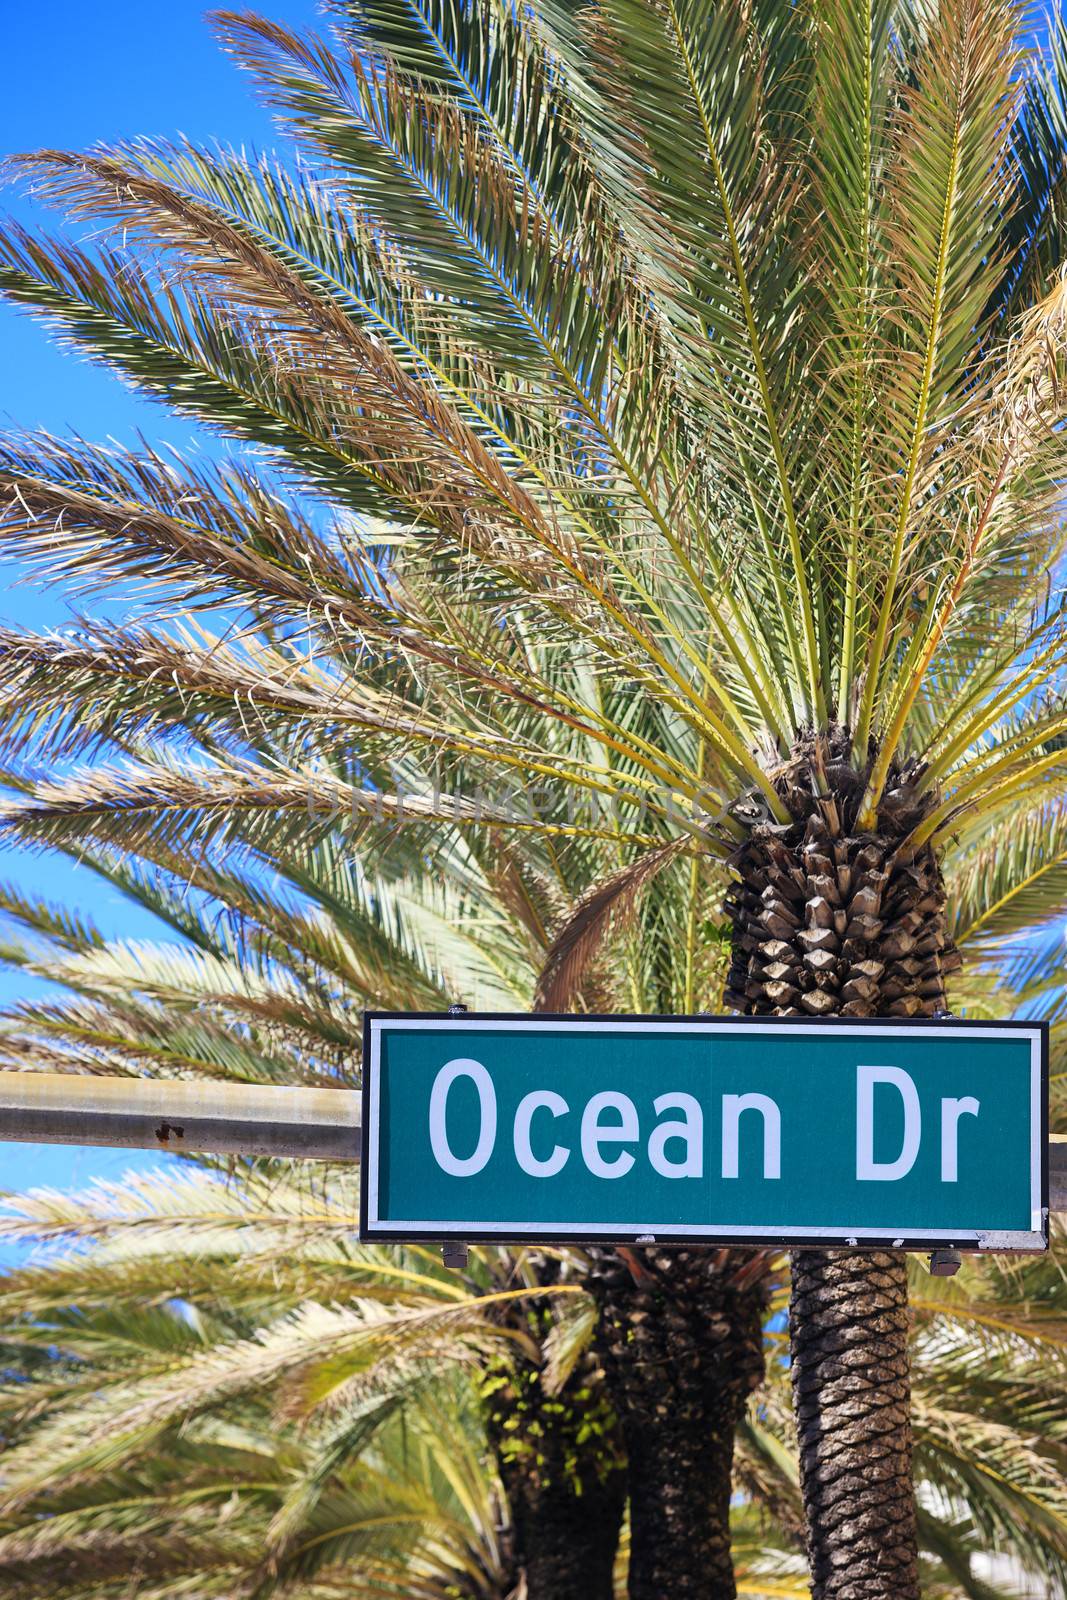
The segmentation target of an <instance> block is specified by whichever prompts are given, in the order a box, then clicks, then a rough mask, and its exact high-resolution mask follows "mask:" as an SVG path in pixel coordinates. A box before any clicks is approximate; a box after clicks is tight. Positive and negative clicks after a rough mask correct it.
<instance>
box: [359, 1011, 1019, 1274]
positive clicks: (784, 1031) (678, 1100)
mask: <svg viewBox="0 0 1067 1600" xmlns="http://www.w3.org/2000/svg"><path fill="white" fill-rule="evenodd" d="M1044 1061H1045V1042H1044V1038H1043V1033H1042V1029H1041V1027H1040V1025H1036V1024H1024V1023H1014V1022H1009V1023H983V1024H977V1023H969V1022H957V1021H947V1020H946V1021H938V1022H934V1023H925V1022H924V1023H896V1022H894V1023H888V1022H887V1023H860V1022H847V1023H846V1022H825V1021H823V1022H810V1023H809V1022H793V1021H791V1020H782V1021H769V1022H765V1021H763V1020H761V1019H740V1018H699V1019H681V1018H679V1019H674V1018H663V1019H651V1018H640V1017H588V1018H577V1017H568V1018H550V1017H526V1016H492V1017H489V1016H477V1017H475V1016H455V1017H436V1016H435V1017H430V1016H387V1015H373V1014H372V1015H369V1016H368V1018H367V1024H366V1035H365V1049H364V1090H363V1093H364V1108H363V1109H364V1115H363V1128H364V1135H363V1136H364V1180H363V1198H362V1215H361V1234H362V1236H363V1237H364V1238H368V1239H370V1238H392V1239H404V1238H408V1239H439V1238H440V1239H444V1238H462V1239H465V1240H472V1241H473V1240H478V1239H500V1240H503V1239H508V1240H514V1241H518V1240H523V1239H525V1240H527V1241H532V1240H545V1241H548V1240H573V1241H576V1242H581V1241H582V1240H591V1239H624V1238H625V1239H653V1238H654V1239H656V1240H671V1239H675V1240H682V1239H689V1240H692V1239H707V1240H709V1241H711V1240H735V1241H738V1242H751V1243H758V1242H764V1241H765V1242H772V1243H778V1242H781V1243H788V1242H792V1243H798V1242H803V1241H809V1242H812V1243H814V1242H819V1243H824V1242H838V1243H851V1242H855V1243H857V1244H860V1243H865V1242H870V1243H873V1242H879V1243H884V1244H888V1245H890V1246H895V1247H896V1248H910V1247H915V1248H920V1247H930V1246H932V1245H946V1246H947V1245H954V1246H956V1247H958V1248H963V1249H967V1248H978V1249H981V1248H986V1249H997V1250H1041V1249H1044V1248H1045V1246H1046V1242H1047V1210H1046V1201H1047V1196H1046V1194H1045V1192H1044V1187H1045V1186H1044V1175H1043V1154H1044V1149H1045V1128H1044V1117H1043V1107H1044V1103H1045V1094H1046V1068H1045V1065H1044Z"/></svg>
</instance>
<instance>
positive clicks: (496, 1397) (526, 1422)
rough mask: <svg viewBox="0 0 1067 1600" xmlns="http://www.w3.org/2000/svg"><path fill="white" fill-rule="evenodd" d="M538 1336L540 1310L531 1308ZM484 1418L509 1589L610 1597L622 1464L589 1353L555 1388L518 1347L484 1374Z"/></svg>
mask: <svg viewBox="0 0 1067 1600" xmlns="http://www.w3.org/2000/svg"><path fill="white" fill-rule="evenodd" d="M527 1320H528V1321H530V1322H533V1323H536V1324H537V1325H538V1326H537V1329H536V1332H537V1334H538V1335H539V1336H540V1337H542V1338H543V1336H544V1334H545V1333H547V1331H548V1327H549V1325H550V1321H549V1318H548V1317H547V1315H546V1314H544V1313H541V1312H540V1311H538V1312H532V1313H528V1314H527ZM485 1390H486V1422H487V1429H488V1434H489V1442H490V1445H491V1447H492V1449H493V1453H494V1455H495V1457H496V1461H497V1467H498V1470H499V1472H500V1477H501V1481H502V1483H503V1485H504V1490H505V1493H506V1495H507V1499H508V1507H509V1510H510V1513H511V1541H510V1544H511V1549H510V1555H511V1565H512V1568H513V1589H514V1590H515V1591H516V1592H518V1593H520V1594H522V1595H524V1596H525V1600H613V1597H614V1593H615V1589H614V1582H613V1573H614V1566H615V1556H616V1552H617V1550H618V1544H619V1532H620V1529H621V1527H622V1518H623V1512H624V1510H625V1507H626V1466H625V1457H624V1454H623V1448H622V1442H621V1439H620V1437H619V1428H618V1423H617V1421H616V1419H615V1414H614V1411H613V1410H612V1407H611V1403H610V1401H609V1399H608V1396H607V1394H606V1392H605V1388H604V1382H603V1376H602V1374H601V1372H600V1370H599V1367H598V1366H597V1363H596V1361H595V1359H594V1358H592V1357H589V1358H587V1359H585V1360H583V1361H582V1362H580V1363H579V1365H578V1368H577V1370H576V1371H575V1372H574V1373H573V1374H572V1375H571V1377H570V1378H569V1379H568V1381H567V1383H565V1384H564V1385H563V1387H562V1388H561V1389H560V1391H559V1393H558V1394H556V1393H550V1392H549V1391H548V1389H546V1387H545V1385H544V1381H543V1370H542V1368H541V1367H539V1366H537V1365H536V1364H535V1363H534V1362H532V1361H530V1360H527V1359H526V1358H525V1357H523V1356H521V1355H517V1356H516V1357H515V1358H514V1359H513V1360H512V1361H510V1362H509V1364H508V1366H507V1368H503V1367H501V1368H499V1369H497V1370H496V1371H495V1372H491V1373H490V1374H489V1376H488V1378H487V1380H486V1384H485Z"/></svg>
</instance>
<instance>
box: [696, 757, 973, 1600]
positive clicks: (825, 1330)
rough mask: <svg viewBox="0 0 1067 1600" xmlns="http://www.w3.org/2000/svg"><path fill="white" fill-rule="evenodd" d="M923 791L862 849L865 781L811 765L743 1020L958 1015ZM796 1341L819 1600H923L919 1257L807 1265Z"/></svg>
mask: <svg viewBox="0 0 1067 1600" xmlns="http://www.w3.org/2000/svg"><path fill="white" fill-rule="evenodd" d="M908 777H909V775H908V774H907V773H901V774H898V775H897V778H896V781H895V785H894V787H893V788H892V789H891V792H890V794H889V795H888V797H887V801H886V803H885V805H884V806H883V812H882V816H881V817H880V819H879V826H880V829H881V830H882V831H881V832H879V833H878V834H876V835H870V834H864V835H860V834H856V833H853V832H850V830H849V825H848V824H849V819H850V818H851V817H853V816H854V815H855V811H856V803H857V799H858V793H859V790H860V788H861V787H862V784H861V780H860V779H858V778H856V777H855V776H854V775H853V774H852V773H851V772H850V771H849V769H848V767H847V765H846V764H845V763H844V762H839V763H836V764H828V765H825V766H824V765H822V763H820V764H819V765H818V768H816V763H815V761H814V760H813V759H812V755H811V753H810V752H802V753H800V754H799V755H798V758H797V760H796V762H795V764H794V765H793V767H792V768H791V769H790V770H789V771H788V772H787V773H786V774H785V775H783V777H782V779H781V789H782V792H783V795H784V796H785V798H786V799H787V801H788V803H789V804H790V807H791V809H793V810H794V814H795V815H796V816H797V818H798V820H797V822H796V824H795V826H794V827H793V828H792V829H787V830H783V829H781V828H776V827H772V826H771V825H770V824H767V823H765V822H756V823H755V824H754V825H753V826H752V828H751V832H750V835H749V839H748V841H747V843H746V844H745V845H744V846H743V847H742V850H741V851H740V853H739V857H738V865H737V871H738V877H739V879H740V882H739V883H738V885H737V886H736V888H735V890H734V891H733V894H732V899H731V901H730V903H729V909H730V911H731V914H732V916H733V925H734V936H733V963H732V966H731V970H730V978H729V982H728V990H727V1003H728V1004H729V1005H730V1006H732V1007H733V1008H734V1009H735V1010H738V1011H743V1012H746V1013H755V1014H758V1015H764V1016H766V1015H777V1016H798V1017H820V1016H833V1015H839V1016H850V1017H873V1016H885V1017H916V1016H933V1015H936V1013H937V1012H938V1011H940V1010H942V1009H943V1008H944V1003H945V1002H944V975H945V972H946V971H947V970H948V969H949V968H950V967H951V966H953V965H955V964H957V962H958V958H957V957H956V956H955V952H954V951H953V950H952V949H951V947H949V946H948V945H947V943H946V937H945V918H944V889H943V885H942V880H941V874H940V871H939V869H938V865H937V862H936V860H935V858H934V856H933V855H932V853H931V852H930V851H929V850H922V851H920V852H919V853H918V854H917V855H914V856H911V857H910V858H909V857H907V856H906V855H901V854H900V845H901V844H902V842H903V840H904V839H905V838H906V837H907V834H908V833H909V832H910V831H911V829H912V828H913V827H914V825H915V823H916V822H917V821H918V820H919V819H920V817H921V815H922V807H921V805H920V804H919V803H917V802H916V801H915V799H914V795H913V791H912V790H911V789H910V787H909V783H908ZM827 789H829V790H830V791H831V792H830V793H829V795H827V792H826V791H827ZM835 790H836V792H834V791H835ZM820 791H821V794H822V798H820V799H818V800H815V799H813V798H812V796H813V795H814V794H817V793H819V792H820ZM814 1087H815V1086H814V1085H813V1088H814ZM791 1328H792V1345H793V1360H792V1376H793V1392H794V1403H795V1409H796V1419H797V1430H798V1436H799V1445H800V1466H801V1485H802V1489H803V1493H804V1501H805V1511H806V1516H807V1528H808V1555H809V1560H810V1564H811V1575H812V1593H813V1595H814V1596H815V1600H918V1596H919V1579H918V1557H917V1550H916V1525H915V1503H914V1495H913V1490H912V1481H911V1448H912V1443H911V1424H910V1408H909V1377H908V1312H907V1287H906V1280H905V1258H904V1256H903V1255H894V1254H891V1253H886V1252H878V1253H875V1252H871V1253H866V1254H861V1253H858V1252H843V1251H827V1250H812V1251H798V1252H796V1253H795V1255H794V1258H793V1296H792V1311H791Z"/></svg>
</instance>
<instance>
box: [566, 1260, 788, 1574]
mask: <svg viewBox="0 0 1067 1600" xmlns="http://www.w3.org/2000/svg"><path fill="white" fill-rule="evenodd" d="M593 1256H594V1259H593V1265H592V1269H591V1273H590V1278H589V1286H590V1289H591V1290H592V1292H593V1294H594V1296H595V1297H596V1299H597V1302H598V1304H599V1307H600V1320H599V1325H598V1335H597V1348H598V1351H599V1354H600V1357H601V1360H602V1362H603V1364H604V1371H605V1375H606V1377H607V1382H608V1388H609V1391H610V1393H611V1397H612V1400H613V1402H614V1404H615V1408H616V1410H617V1411H618V1413H619V1419H620V1422H621V1424H622V1431H623V1437H624V1439H625V1441H626V1451H627V1456H628V1460H629V1490H630V1526H631V1553H630V1586H629V1592H630V1596H631V1600H666V1597H668V1596H669V1597H670V1600H734V1597H735V1595H736V1593H737V1589H736V1585H735V1582H734V1572H733V1563H732V1561H731V1557H730V1491H731V1477H732V1466H733V1448H734V1430H735V1428H736V1426H737V1423H738V1422H739V1421H740V1419H741V1416H742V1415H743V1412H744V1409H745V1403H746V1401H747V1399H748V1397H749V1395H750V1394H751V1393H752V1391H753V1389H754V1388H755V1387H756V1386H757V1385H758V1384H759V1381H760V1379H761V1377H762V1376H763V1333H762V1324H763V1306H764V1293H763V1284H764V1281H765V1276H766V1273H765V1263H764V1262H763V1260H762V1259H761V1258H760V1257H759V1256H758V1255H755V1254H754V1253H752V1252H739V1251H721V1250H720V1251H716V1250H710V1249H708V1248H706V1247H705V1248H696V1249H678V1250H669V1249H658V1250H652V1249H640V1250H623V1249H619V1250H603V1251H596V1252H594V1253H593Z"/></svg>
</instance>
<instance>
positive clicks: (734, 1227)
mask: <svg viewBox="0 0 1067 1600" xmlns="http://www.w3.org/2000/svg"><path fill="white" fill-rule="evenodd" d="M386 1027H387V1028H389V1029H395V1030H398V1031H404V1030H419V1031H421V1032H434V1031H438V1030H440V1031H441V1032H444V1031H447V1030H448V1029H452V1030H456V1029H457V1028H459V1029H462V1030H464V1031H466V1032H494V1033H501V1032H503V1033H508V1032H516V1033H529V1032H531V1031H537V1030H539V1029H541V1028H551V1029H552V1031H553V1032H557V1033H558V1032H564V1033H583V1032H586V1031H588V1030H589V1029H590V1028H595V1029H596V1031H597V1032H599V1033H634V1032H641V1033H648V1032H654V1033H676V1034H678V1033H680V1034H686V1033H707V1032H709V1031H713V1032H715V1033H726V1034H743V1033H746V1032H750V1031H752V1030H754V1029H755V1030H758V1029H760V1028H763V1029H766V1030H768V1031H770V1030H773V1031H774V1032H776V1033H777V1032H781V1033H784V1034H793V1035H797V1034H800V1035H806V1036H808V1037H811V1036H822V1037H823V1038H825V1037H826V1036H827V1034H828V1033H830V1032H833V1033H837V1034H845V1035H851V1036H853V1037H856V1038H862V1037H863V1036H865V1035H870V1034H871V1033H875V1034H876V1035H877V1036H878V1037H879V1038H895V1037H905V1038H906V1037H911V1038H915V1037H916V1036H918V1037H920V1038H923V1037H925V1038H945V1037H946V1036H949V1035H953V1034H954V1035H956V1036H957V1037H959V1036H960V1035H961V1034H966V1035H969V1036H970V1037H972V1038H975V1039H994V1038H996V1039H1000V1038H1003V1037H1004V1036H1005V1035H1006V1034H1007V1035H1011V1034H1016V1035H1022V1036H1023V1037H1028V1038H1029V1041H1030V1202H1031V1204H1030V1221H1031V1229H1030V1231H1025V1230H1022V1229H1018V1230H1015V1229H1012V1230H1003V1231H997V1232H993V1231H988V1230H986V1231H982V1230H979V1229H955V1230H954V1229H950V1228H917V1229H916V1228H913V1229H911V1230H910V1231H907V1232H904V1233H901V1234H893V1233H891V1232H887V1231H886V1230H885V1229H884V1228H853V1229H851V1230H847V1229H845V1228H842V1227H836V1228H820V1227H798V1226H795V1225H784V1224H783V1225H781V1226H776V1225H774V1224H771V1223H767V1224H760V1225H758V1226H754V1225H752V1224H749V1223H736V1224H728V1223H698V1224H676V1223H672V1224H671V1225H670V1226H669V1227H666V1228H665V1227H664V1226H663V1224H662V1223H648V1224H642V1223H627V1224H625V1225H622V1224H619V1223H596V1224H591V1223H589V1222H553V1223H548V1224H546V1223H542V1222H500V1223H493V1224H492V1231H491V1232H487V1231H486V1226H485V1224H484V1222H482V1223H475V1222H472V1223H468V1224H465V1223H462V1222H456V1223H452V1224H449V1225H445V1224H442V1223H441V1222H440V1221H426V1220H425V1219H415V1218H411V1219H406V1220H404V1221H386V1220H384V1219H382V1218H381V1217H379V1215H378V1205H379V1171H378V1135H379V1131H380V1129H379V1107H380V1100H381V1033H382V1029H383V1028H386ZM363 1037H364V1053H363V1160H362V1162H361V1169H362V1172H361V1185H360V1229H359V1232H360V1238H361V1240H366V1241H367V1242H373V1241H374V1240H379V1241H381V1240H386V1239H391V1238H392V1239H395V1238H398V1237H402V1238H405V1239H409V1240H412V1241H415V1240H417V1241H420V1242H422V1241H425V1242H437V1241H447V1240H452V1239H456V1240H463V1241H465V1242H468V1243H471V1244H475V1243H490V1244H494V1243H495V1244H506V1243H509V1242H513V1243H522V1242H528V1241H529V1240H530V1239H532V1238H536V1239H538V1240H543V1241H544V1242H545V1243H546V1244H548V1243H559V1242H561V1241H570V1242H573V1243H593V1242H596V1241H599V1240H603V1241H605V1242H610V1241H611V1240H613V1239H626V1240H628V1241H630V1242H631V1243H647V1244H653V1243H672V1242H674V1243H681V1242H684V1241H686V1240H701V1239H703V1240H706V1241H707V1242H708V1243H709V1244H711V1243H718V1244H729V1243H738V1244H743V1243H745V1242H746V1241H748V1240H752V1239H759V1240H764V1241H767V1242H771V1243H777V1242H779V1241H781V1242H782V1243H783V1244H786V1243H790V1242H793V1243H811V1244H813V1245H821V1244H826V1243H829V1242H833V1243H835V1244H840V1245H844V1246H846V1247H847V1246H849V1245H853V1244H859V1243H860V1241H861V1240H862V1241H877V1242H878V1243H879V1244H881V1245H883V1246H884V1247H888V1248H891V1249H901V1250H907V1249H910V1248H912V1247H913V1246H914V1247H926V1248H930V1247H931V1246H934V1245H937V1246H940V1247H942V1248H945V1249H957V1250H984V1251H991V1250H995V1251H1020V1252H1035V1253H1036V1252H1044V1251H1046V1250H1047V1249H1048V1206H1047V1204H1046V1203H1045V1195H1046V1193H1047V1183H1048V1172H1047V1144H1048V1131H1047V1127H1046V1123H1047V1106H1046V1104H1045V1098H1046V1097H1045V1095H1044V1088H1045V1066H1046V1060H1047V1040H1048V1031H1047V1025H1046V1024H1043V1023H1040V1022H1026V1021H1016V1020H1014V1019H1013V1020H1011V1021H1004V1022H1001V1023H999V1024H986V1023H980V1022H971V1021H969V1020H968V1019H967V1018H963V1017H953V1018H951V1019H949V1018H946V1019H945V1020H944V1021H935V1022H929V1021H927V1020H925V1019H921V1020H911V1019H909V1020H908V1021H906V1022H890V1021H888V1020H887V1021H882V1020H881V1019H880V1018H870V1019H864V1020H862V1021H860V1020H853V1019H851V1018H849V1019H847V1020H846V1019H844V1018H841V1019H837V1018H824V1019H822V1020H820V1021H818V1022H799V1021H796V1020H794V1019H793V1018H792V1017H731V1016H721V1017H718V1016H714V1017H658V1016H656V1017H637V1016H588V1017H575V1016H573V1015H571V1016H549V1015H546V1014H537V1015H519V1014H517V1013H514V1012H508V1013H496V1014H494V1013H486V1012H480V1013H477V1014H474V1013H467V1012H460V1013H457V1014H455V1015H442V1014H441V1013H439V1012H432V1013H424V1014H423V1013H415V1012H410V1013H400V1014H397V1013H393V1012H372V1011H368V1012H365V1013H364V1034H363Z"/></svg>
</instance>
